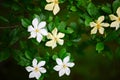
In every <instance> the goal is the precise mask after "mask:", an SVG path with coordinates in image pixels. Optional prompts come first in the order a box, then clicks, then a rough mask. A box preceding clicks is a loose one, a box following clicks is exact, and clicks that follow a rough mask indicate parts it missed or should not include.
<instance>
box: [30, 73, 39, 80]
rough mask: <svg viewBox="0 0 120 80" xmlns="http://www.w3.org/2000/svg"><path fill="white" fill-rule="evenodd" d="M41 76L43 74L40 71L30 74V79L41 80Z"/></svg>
mask: <svg viewBox="0 0 120 80" xmlns="http://www.w3.org/2000/svg"><path fill="white" fill-rule="evenodd" d="M40 76H41V73H40V72H39V71H38V72H34V71H33V72H31V73H30V74H29V78H34V77H35V78H36V79H39V78H40Z"/></svg>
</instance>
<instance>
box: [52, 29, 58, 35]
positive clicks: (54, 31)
mask: <svg viewBox="0 0 120 80" xmlns="http://www.w3.org/2000/svg"><path fill="white" fill-rule="evenodd" d="M57 32H58V30H57V28H54V29H53V31H52V34H53V36H54V37H56V36H57Z"/></svg>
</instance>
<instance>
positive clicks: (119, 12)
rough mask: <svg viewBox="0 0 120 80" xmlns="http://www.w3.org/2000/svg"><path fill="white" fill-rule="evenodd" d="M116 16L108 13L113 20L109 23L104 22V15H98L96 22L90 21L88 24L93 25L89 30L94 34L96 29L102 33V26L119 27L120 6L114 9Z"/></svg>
mask: <svg viewBox="0 0 120 80" xmlns="http://www.w3.org/2000/svg"><path fill="white" fill-rule="evenodd" d="M116 13H117V16H115V15H113V14H111V15H109V17H110V19H111V20H112V21H113V22H112V23H111V24H109V23H104V22H103V21H104V18H105V17H104V16H100V17H99V18H98V20H97V21H96V22H90V26H91V27H94V28H93V29H92V30H91V34H96V33H97V30H98V31H99V33H100V34H104V28H103V27H109V26H110V27H115V28H116V30H118V28H119V27H120V7H119V8H118V9H117V11H116Z"/></svg>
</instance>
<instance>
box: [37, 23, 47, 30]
mask: <svg viewBox="0 0 120 80" xmlns="http://www.w3.org/2000/svg"><path fill="white" fill-rule="evenodd" d="M45 26H46V22H45V21H42V22H40V23H39V24H38V29H41V28H44V27H45Z"/></svg>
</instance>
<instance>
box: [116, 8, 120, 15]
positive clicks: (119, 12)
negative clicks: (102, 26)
mask: <svg viewBox="0 0 120 80" xmlns="http://www.w3.org/2000/svg"><path fill="white" fill-rule="evenodd" d="M116 13H117V15H118V17H120V7H119V8H118V9H117V12H116Z"/></svg>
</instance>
